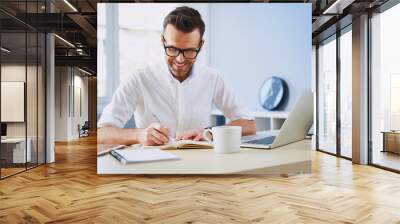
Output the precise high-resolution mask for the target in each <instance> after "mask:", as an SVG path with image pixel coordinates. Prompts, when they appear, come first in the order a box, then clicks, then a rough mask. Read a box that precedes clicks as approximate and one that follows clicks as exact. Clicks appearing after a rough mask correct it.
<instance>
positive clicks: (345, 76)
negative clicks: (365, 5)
mask: <svg viewBox="0 0 400 224" xmlns="http://www.w3.org/2000/svg"><path fill="white" fill-rule="evenodd" d="M351 48H352V34H351V26H349V27H347V28H346V29H345V30H343V31H342V34H341V36H340V155H341V156H344V157H348V158H351V157H352V150H351V141H352V137H351V136H352V96H353V94H352V77H353V76H352V74H353V73H352V49H351Z"/></svg>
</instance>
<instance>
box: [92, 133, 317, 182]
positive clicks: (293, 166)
mask: <svg viewBox="0 0 400 224" xmlns="http://www.w3.org/2000/svg"><path fill="white" fill-rule="evenodd" d="M144 150H145V149H144ZM168 152H171V153H174V154H176V155H178V156H179V157H180V160H174V161H157V162H148V163H136V164H126V165H123V164H121V163H120V162H119V161H117V160H116V159H115V158H113V157H112V156H111V155H104V156H100V157H97V173H98V174H293V173H310V172H311V141H310V140H303V141H300V142H295V143H292V144H289V145H286V146H282V147H279V148H275V149H269V150H265V149H245V148H242V149H241V151H240V152H238V153H232V154H216V153H214V152H213V150H212V149H194V150H168Z"/></svg>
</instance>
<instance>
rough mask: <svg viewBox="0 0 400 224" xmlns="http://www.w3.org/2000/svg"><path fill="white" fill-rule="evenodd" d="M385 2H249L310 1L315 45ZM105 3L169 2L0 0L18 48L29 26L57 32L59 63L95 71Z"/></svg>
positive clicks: (0, 14) (0, 19)
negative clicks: (99, 9) (99, 22)
mask: <svg viewBox="0 0 400 224" xmlns="http://www.w3.org/2000/svg"><path fill="white" fill-rule="evenodd" d="M386 1H387V0H303V1H297V0H264V1H259V0H254V1H250V2H269V3H311V4H312V13H313V15H312V36H313V43H314V44H315V43H318V42H319V41H320V40H321V39H323V38H326V37H327V36H329V35H331V34H332V33H334V32H335V30H336V27H337V24H338V23H337V21H339V20H341V21H342V22H341V23H340V24H341V26H346V24H347V23H351V17H353V16H357V15H358V14H360V13H362V12H365V10H370V9H374V8H376V7H378V6H379V5H382V4H383V3H385V2H386ZM46 2H47V5H46ZM105 2H170V1H137V0H136V1H128V0H125V1H112V0H47V1H46V0H39V1H38V0H1V2H0V25H1V30H2V32H4V33H10V34H7V35H6V36H5V38H10V40H13V41H14V42H15V46H14V47H16V48H17V49H18V47H17V45H20V46H24V45H23V44H24V43H23V42H22V43H21V41H24V39H23V40H21V38H20V37H18V32H22V31H23V32H25V29H26V28H27V29H28V30H31V31H39V32H54V33H56V34H57V35H58V37H56V38H55V45H56V46H55V48H56V49H55V53H56V65H68V66H80V67H82V68H85V69H87V70H90V71H91V72H92V73H96V66H97V62H96V58H97V55H96V54H97V53H96V49H97V47H96V27H97V3H105ZM192 2H204V1H192ZM216 2H226V1H216ZM240 2H249V1H240ZM50 9H51V10H50ZM50 11H52V13H49V12H50ZM346 21H348V22H346ZM347 25H348V24H347ZM11 33H13V34H11ZM19 36H21V35H19ZM63 40H66V41H67V42H66V41H63ZM3 43H4V42H3ZM29 46H31V45H29ZM32 46H33V45H32ZM28 51H29V49H28Z"/></svg>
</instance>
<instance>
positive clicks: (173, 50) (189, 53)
mask: <svg viewBox="0 0 400 224" xmlns="http://www.w3.org/2000/svg"><path fill="white" fill-rule="evenodd" d="M162 38H163V40H164V42H163V44H164V50H165V53H166V54H167V55H168V56H170V57H178V56H179V54H181V53H182V55H183V57H184V58H186V59H195V58H196V57H197V54H198V53H199V52H200V49H201V45H200V47H199V49H195V48H186V49H180V48H177V47H173V46H168V45H166V43H165V38H164V36H163V37H162Z"/></svg>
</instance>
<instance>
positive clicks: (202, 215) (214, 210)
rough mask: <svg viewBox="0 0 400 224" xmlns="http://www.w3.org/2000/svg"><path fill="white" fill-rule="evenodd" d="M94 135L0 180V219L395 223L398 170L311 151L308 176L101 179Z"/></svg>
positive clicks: (398, 218)
mask: <svg viewBox="0 0 400 224" xmlns="http://www.w3.org/2000/svg"><path fill="white" fill-rule="evenodd" d="M95 140H96V139H95V137H93V136H92V137H89V138H85V139H82V140H81V141H76V142H70V143H69V144H57V149H56V158H57V161H56V163H55V164H51V165H45V166H41V167H38V168H35V169H33V170H29V171H28V172H26V173H22V174H19V175H16V176H13V177H10V178H7V179H5V180H2V181H0V223H371V224H376V223H385V224H386V223H400V175H399V174H396V173H391V172H388V171H384V170H380V169H377V168H374V167H369V166H360V165H353V164H351V162H350V161H347V160H343V159H338V158H335V157H333V156H330V155H326V154H323V153H319V152H315V153H313V173H312V174H309V175H294V176H290V177H278V176H249V175H233V176H128V175H127V176H112V175H110V176H98V175H97V174H96V141H95Z"/></svg>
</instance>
